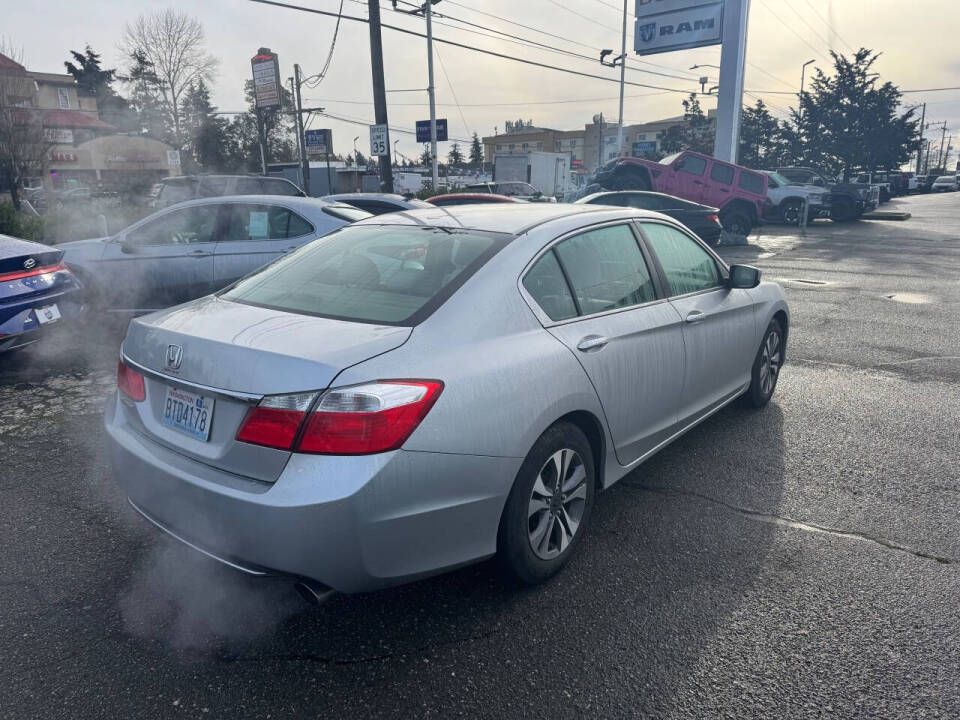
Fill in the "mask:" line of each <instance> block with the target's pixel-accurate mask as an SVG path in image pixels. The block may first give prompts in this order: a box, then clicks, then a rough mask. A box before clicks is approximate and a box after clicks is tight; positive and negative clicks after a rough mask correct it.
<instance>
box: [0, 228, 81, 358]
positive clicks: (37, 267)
mask: <svg viewBox="0 0 960 720" xmlns="http://www.w3.org/2000/svg"><path fill="white" fill-rule="evenodd" d="M80 289H81V286H80V283H79V282H78V281H77V278H76V277H75V276H74V275H73V273H72V272H70V269H69V268H68V267H67V266H66V265H65V264H64V263H63V251H62V250H58V249H56V248H53V247H50V246H48V245H41V244H40V243H35V242H29V241H27V240H20V239H18V238H14V237H10V236H8V235H0V353H3V352H6V351H8V350H14V349H16V348H21V347H24V346H26V345H29V344H31V343H33V342H36V341H37V340H38V339H39V338H40V336H41V335H42V334H43V332H44V331H45V330H46V329H47V328H48V327H50V326H51V325H56V324H57V323H59V322H62V321H63V320H66V319H68V318H71V317H74V316H76V315H78V314H79V313H80V312H81V310H82V309H83V305H82V299H81V293H80V292H79V291H80Z"/></svg>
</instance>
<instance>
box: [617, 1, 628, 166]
mask: <svg viewBox="0 0 960 720" xmlns="http://www.w3.org/2000/svg"><path fill="white" fill-rule="evenodd" d="M626 72H627V0H623V34H622V35H621V36H620V127H619V128H618V129H617V155H618V156H620V155H623V86H624V81H625V79H626V78H625V75H626Z"/></svg>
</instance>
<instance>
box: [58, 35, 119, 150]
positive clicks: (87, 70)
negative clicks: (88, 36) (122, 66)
mask: <svg viewBox="0 0 960 720" xmlns="http://www.w3.org/2000/svg"><path fill="white" fill-rule="evenodd" d="M70 55H71V56H72V57H73V62H71V61H69V60H68V61H66V62H64V63H63V64H64V66H65V67H66V68H67V72H69V73H70V74H71V75H73V78H74V80H76V81H77V90H78V91H79V92H80V94H81V95H88V96H90V97H93V98H96V101H97V109H98V111H99V114H100V118H101V119H102V120H103V121H104V122H108V123H110V124H111V125H115V126H116V127H118V128H120V129H121V130H127V131H129V130H134V129H136V125H137V121H136V115H135V114H134V112H133V111H132V110H131V108H130V104H129V103H128V102H127V101H126V99H124V98H122V97H121V96H120V95H118V94H117V92H116V91H115V90H114V89H113V83H114V82H115V81H116V80H117V79H118V78H117V71H116V70H115V69H110V70H108V69H105V68H102V67H101V66H100V57H101V56H100V53H96V52H94V51H93V48H91V47H90V46H89V45H87V46H86V48H85V49H84V51H83V52H82V53H80V52H77V51H76V50H71V51H70Z"/></svg>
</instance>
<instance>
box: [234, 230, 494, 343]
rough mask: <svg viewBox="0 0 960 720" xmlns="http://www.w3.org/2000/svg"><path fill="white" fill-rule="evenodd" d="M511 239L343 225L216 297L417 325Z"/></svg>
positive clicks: (309, 312) (463, 232)
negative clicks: (342, 227) (336, 230)
mask: <svg viewBox="0 0 960 720" xmlns="http://www.w3.org/2000/svg"><path fill="white" fill-rule="evenodd" d="M509 239H510V236H509V235H502V234H499V233H484V232H479V231H476V230H469V231H467V230H451V229H441V228H429V227H408V226H402V227H398V226H383V225H363V226H354V227H347V228H344V229H342V230H340V231H339V232H336V233H332V234H331V235H328V236H326V237H324V238H321V239H319V240H316V241H314V242H312V243H309V244H307V245H304V246H303V247H302V248H300V249H299V250H298V251H296V252H294V253H292V254H290V255H287V256H286V257H284V258H283V259H281V260H279V261H278V262H275V263H273V264H272V265H270V266H268V267H266V268H264V269H263V270H262V271H261V272H259V273H256V274H254V275H251V276H249V277H247V278H245V279H243V280H241V281H240V282H239V283H237V284H236V285H234V286H233V287H232V288H229V289H227V290H226V291H225V292H224V293H223V294H222V296H221V297H223V298H225V299H227V300H233V301H235V302H241V303H246V304H249V305H257V306H260V307H267V308H272V309H276V310H285V311H288V312H294V313H302V314H305V315H319V316H321V317H329V318H334V319H338V320H353V321H358V322H369V323H377V324H385V325H415V324H417V323H419V322H420V321H422V320H423V319H424V318H426V317H427V316H428V315H429V314H430V313H432V312H433V311H434V310H435V309H436V308H438V307H439V306H440V305H441V304H443V302H444V301H445V300H446V299H447V298H448V297H450V295H452V294H453V292H454V291H455V290H456V289H457V288H458V287H460V285H462V284H463V283H464V282H466V280H467V278H469V277H470V275H472V274H473V273H474V272H476V271H477V270H478V269H479V268H480V267H481V266H482V265H483V264H484V263H485V262H486V261H487V260H488V259H490V258H491V257H492V256H493V255H494V254H495V253H496V252H497V251H498V250H499V249H500V248H502V247H503V246H504V245H505V244H506V242H507V241H508V240H509Z"/></svg>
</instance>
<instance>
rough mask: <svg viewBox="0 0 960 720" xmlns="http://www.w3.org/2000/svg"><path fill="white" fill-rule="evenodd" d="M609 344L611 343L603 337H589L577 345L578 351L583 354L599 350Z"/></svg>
mask: <svg viewBox="0 0 960 720" xmlns="http://www.w3.org/2000/svg"><path fill="white" fill-rule="evenodd" d="M608 342H610V341H609V340H608V339H607V338H605V337H603V336H602V335H587V336H586V337H585V338H583V339H582V340H581V341H580V342H578V343H577V350H580V351H582V352H587V351H588V350H599V349H600V348H602V347H603V346H604V345H606V344H607V343H608Z"/></svg>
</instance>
